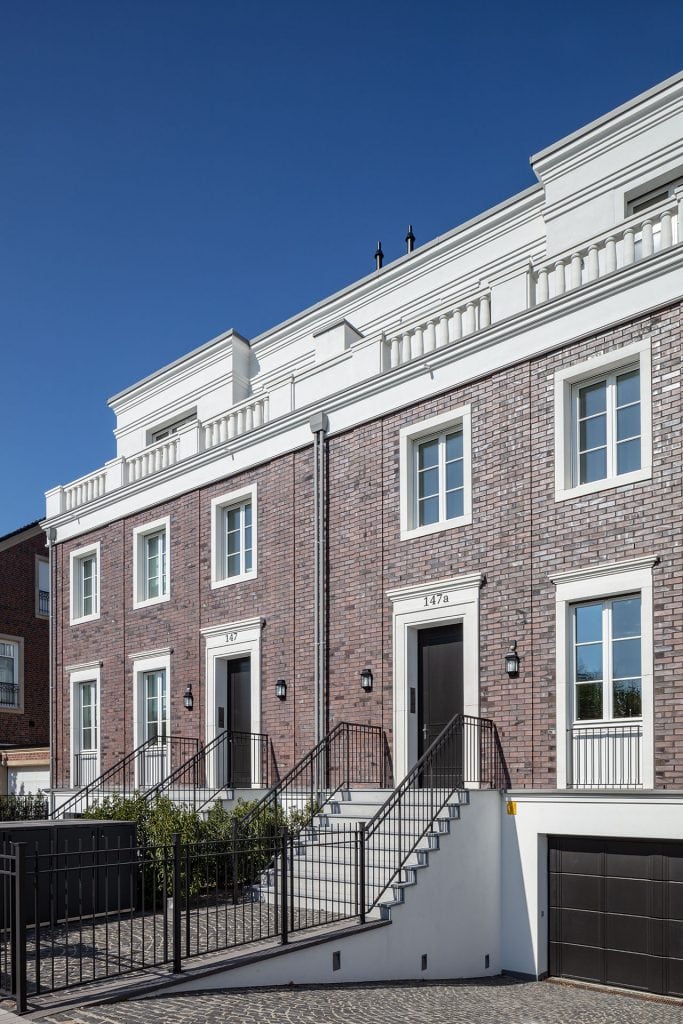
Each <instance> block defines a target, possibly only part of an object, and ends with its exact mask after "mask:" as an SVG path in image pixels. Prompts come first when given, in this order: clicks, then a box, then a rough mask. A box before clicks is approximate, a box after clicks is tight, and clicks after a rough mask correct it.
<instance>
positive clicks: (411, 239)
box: [406, 224, 415, 252]
mask: <svg viewBox="0 0 683 1024" xmlns="http://www.w3.org/2000/svg"><path fill="white" fill-rule="evenodd" d="M414 248H415V235H414V234H413V225H412V224H409V225H408V234H407V235H406V252H412V251H413V249H414Z"/></svg>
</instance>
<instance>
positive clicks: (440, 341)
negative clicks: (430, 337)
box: [436, 313, 448, 348]
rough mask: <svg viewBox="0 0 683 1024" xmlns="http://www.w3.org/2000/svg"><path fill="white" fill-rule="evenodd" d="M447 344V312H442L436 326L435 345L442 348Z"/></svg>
mask: <svg viewBox="0 0 683 1024" xmlns="http://www.w3.org/2000/svg"><path fill="white" fill-rule="evenodd" d="M447 344H448V314H447V313H442V314H441V316H440V317H439V320H438V324H437V328H436V347H437V348H443V347H444V345H447Z"/></svg>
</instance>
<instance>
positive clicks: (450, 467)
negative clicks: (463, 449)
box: [446, 461, 463, 491]
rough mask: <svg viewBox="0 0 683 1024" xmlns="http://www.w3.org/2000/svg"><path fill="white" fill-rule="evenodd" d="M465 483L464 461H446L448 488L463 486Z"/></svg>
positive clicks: (448, 489)
mask: <svg viewBox="0 0 683 1024" xmlns="http://www.w3.org/2000/svg"><path fill="white" fill-rule="evenodd" d="M462 485H463V463H462V461H460V462H447V463H446V490H447V491H450V490H452V489H453V488H454V487H462Z"/></svg>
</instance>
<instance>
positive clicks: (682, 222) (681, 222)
mask: <svg viewBox="0 0 683 1024" xmlns="http://www.w3.org/2000/svg"><path fill="white" fill-rule="evenodd" d="M674 195H675V196H676V203H677V210H676V227H677V231H676V240H677V241H678V242H683V186H681V185H679V187H678V188H677V189H676V191H675V192H674Z"/></svg>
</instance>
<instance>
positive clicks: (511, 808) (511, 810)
mask: <svg viewBox="0 0 683 1024" xmlns="http://www.w3.org/2000/svg"><path fill="white" fill-rule="evenodd" d="M507 812H508V814H516V813H517V804H516V803H515V801H514V800H508V802H507Z"/></svg>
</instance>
